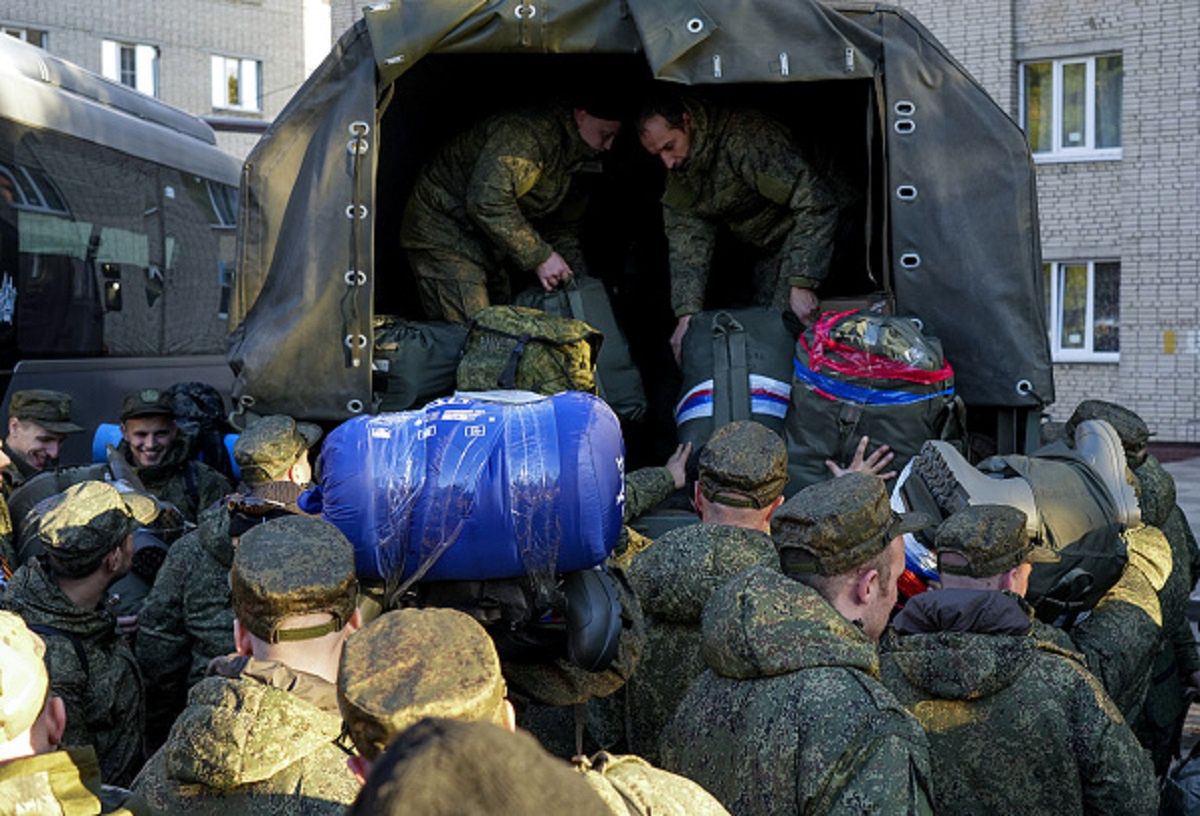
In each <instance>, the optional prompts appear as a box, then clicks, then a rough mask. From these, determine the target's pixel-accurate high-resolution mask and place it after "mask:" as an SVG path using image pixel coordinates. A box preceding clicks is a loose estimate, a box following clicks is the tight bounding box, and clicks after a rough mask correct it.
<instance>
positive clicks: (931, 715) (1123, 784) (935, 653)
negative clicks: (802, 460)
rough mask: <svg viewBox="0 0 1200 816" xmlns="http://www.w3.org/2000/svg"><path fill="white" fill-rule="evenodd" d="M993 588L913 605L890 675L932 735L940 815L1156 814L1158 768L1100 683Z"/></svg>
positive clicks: (899, 625) (887, 647)
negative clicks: (1035, 631) (1041, 637)
mask: <svg viewBox="0 0 1200 816" xmlns="http://www.w3.org/2000/svg"><path fill="white" fill-rule="evenodd" d="M1030 618H1031V610H1030V609H1029V607H1028V606H1026V605H1024V604H1023V603H1021V602H1020V600H1019V599H1017V598H1016V597H1014V596H1011V595H1008V594H1005V593H1000V592H996V591H993V590H966V589H962V590H951V589H946V590H938V591H934V592H927V593H924V594H921V595H918V596H916V597H915V598H913V599H911V600H910V601H909V602H908V604H906V605H905V608H904V610H903V611H902V612H901V613H900V615H899V616H898V617H897V618H896V620H895V628H894V631H893V632H891V633H889V634H887V635H886V636H885V638H884V642H883V644H882V647H881V649H882V654H881V672H882V676H883V680H884V683H885V684H886V685H887V686H888V688H889V689H891V690H892V692H893V693H895V695H896V697H897V698H898V699H899V700H900V702H902V703H903V704H904V705H905V706H906V707H907V708H908V709H909V710H910V711H912V712H913V714H914V715H915V716H916V718H917V719H918V720H920V722H921V725H922V726H923V727H924V729H925V732H926V733H927V734H928V735H929V750H930V755H931V759H932V761H933V773H934V787H933V792H934V806H935V809H936V811H937V813H939V814H951V815H953V814H978V813H989V812H990V813H1045V814H1067V813H1079V814H1082V813H1128V814H1151V813H1154V812H1155V810H1156V808H1157V804H1158V788H1157V784H1156V782H1155V780H1154V774H1153V772H1152V770H1151V768H1150V763H1149V760H1148V759H1147V757H1146V755H1145V753H1144V752H1143V751H1142V750H1141V748H1140V747H1139V746H1138V744H1137V741H1136V740H1135V739H1134V737H1133V733H1132V732H1131V731H1130V730H1129V727H1128V726H1127V725H1126V724H1125V722H1124V720H1123V719H1122V718H1121V715H1120V713H1119V712H1118V711H1117V709H1116V706H1114V705H1113V703H1112V701H1111V700H1109V698H1108V696H1107V695H1106V694H1105V693H1104V690H1103V689H1102V688H1101V687H1100V685H1099V683H1098V682H1097V681H1096V680H1095V678H1093V677H1092V675H1091V674H1089V673H1088V672H1087V670H1086V669H1085V668H1084V667H1083V666H1082V665H1080V664H1079V663H1078V662H1077V661H1076V660H1075V659H1073V658H1072V657H1071V656H1070V655H1069V653H1064V652H1062V651H1060V650H1059V649H1056V648H1055V647H1053V646H1050V645H1048V644H1045V643H1040V642H1038V641H1037V640H1035V639H1034V638H1033V637H1031V636H1030V635H1029V621H1030Z"/></svg>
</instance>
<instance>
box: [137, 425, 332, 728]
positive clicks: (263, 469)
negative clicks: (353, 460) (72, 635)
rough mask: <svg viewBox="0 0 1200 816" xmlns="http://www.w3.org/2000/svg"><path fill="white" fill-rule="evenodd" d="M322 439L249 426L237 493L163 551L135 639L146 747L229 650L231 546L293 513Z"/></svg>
mask: <svg viewBox="0 0 1200 816" xmlns="http://www.w3.org/2000/svg"><path fill="white" fill-rule="evenodd" d="M320 436H321V429H320V428H318V427H317V426H316V425H310V424H308V423H304V422H300V423H298V422H295V421H294V420H293V419H292V418H291V417H288V416H282V415H276V416H268V417H262V418H261V419H258V420H257V421H255V422H253V423H251V424H250V425H249V426H248V427H247V428H246V430H245V432H244V433H242V434H241V436H239V437H238V441H237V444H236V445H234V449H233V455H234V459H235V461H236V462H237V464H238V467H239V468H240V470H241V475H242V482H243V484H242V485H241V486H240V487H241V490H242V493H241V494H240V495H239V496H234V497H231V501H227V502H222V503H219V504H214V505H212V506H211V507H209V508H207V509H205V510H203V511H201V513H200V525H199V528H198V529H196V530H194V531H192V532H191V533H189V534H188V535H186V536H184V537H183V538H181V539H180V540H179V541H177V542H176V543H175V544H174V545H172V547H171V549H170V550H169V551H168V553H167V557H166V560H165V561H164V562H163V565H162V568H161V569H160V570H159V572H158V576H157V577H156V578H155V581H154V587H153V588H152V589H151V591H150V594H149V595H148V596H147V598H146V602H145V604H144V606H143V607H142V610H141V613H140V616H139V631H138V638H137V656H138V662H139V663H141V666H142V674H143V675H144V677H145V678H146V686H147V689H148V692H149V696H148V704H147V712H146V714H147V721H148V723H149V730H148V737H149V742H150V745H151V747H152V748H155V747H157V746H158V745H160V744H161V743H162V740H163V739H165V738H166V732H167V729H169V728H170V726H171V723H172V722H173V721H174V719H175V716H176V715H177V714H178V713H179V712H180V711H182V710H183V706H184V703H185V701H186V697H187V690H188V689H189V688H191V687H192V686H194V685H195V684H196V683H198V682H199V681H200V680H201V678H203V677H204V671H205V669H206V668H207V666H208V663H209V661H211V660H212V659H213V658H215V657H220V656H221V655H225V654H229V653H230V652H232V651H233V648H234V643H233V606H232V603H231V600H230V592H229V568H230V566H231V565H232V563H233V552H234V539H236V538H237V537H239V536H241V535H242V534H243V533H244V532H245V531H246V530H248V529H249V528H250V527H252V526H254V525H255V524H259V523H262V522H263V521H267V520H270V519H272V518H279V517H281V516H283V515H287V514H288V513H295V512H299V510H298V509H297V508H296V500H297V498H298V497H299V495H300V491H301V485H302V484H306V483H307V482H308V481H309V480H310V479H311V475H312V468H311V467H310V465H309V461H308V451H309V448H311V447H312V446H313V445H315V444H316V442H317V440H318V439H320ZM246 497H248V498H249V500H247V499H246Z"/></svg>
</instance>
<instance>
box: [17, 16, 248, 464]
mask: <svg viewBox="0 0 1200 816" xmlns="http://www.w3.org/2000/svg"><path fill="white" fill-rule="evenodd" d="M239 172H240V166H239V163H238V161H237V160H236V159H235V158H233V157H232V156H230V155H228V154H226V153H224V152H222V151H221V150H220V149H218V148H217V146H216V139H215V137H214V135H213V131H212V129H211V128H210V127H209V126H208V125H206V124H205V123H203V122H202V121H200V120H199V119H197V118H195V117H193V116H190V115H188V114H186V113H184V112H182V111H179V110H176V109H175V108H172V107H170V106H168V105H165V104H163V103H161V102H159V101H157V100H155V99H152V98H150V97H147V96H144V95H142V94H140V93H138V92H136V91H134V90H132V89H130V88H126V87H124V86H123V85H120V84H117V83H114V82H111V81H109V80H106V79H103V78H101V77H99V76H96V75H95V74H92V73H89V72H88V71H84V70H83V69H81V68H79V67H78V66H75V65H72V64H71V63H68V62H65V61H63V60H61V59H58V58H56V57H54V56H52V55H51V54H48V53H46V52H45V51H43V50H41V49H39V48H34V47H33V46H29V45H26V44H25V43H22V42H19V41H18V40H16V39H14V38H12V37H0V376H2V377H3V385H5V386H7V387H8V389H9V392H10V393H11V391H12V390H14V389H16V388H28V387H52V388H58V389H61V390H65V391H68V392H70V393H72V394H73V395H74V396H75V400H76V407H75V419H76V420H77V421H78V422H79V423H80V424H82V425H84V426H85V427H93V426H95V424H96V423H98V422H100V421H101V420H104V419H111V418H112V417H113V416H114V415H115V413H116V410H117V406H118V405H119V402H120V395H121V393H122V392H123V391H127V390H130V389H133V388H137V387H143V386H153V385H159V386H166V385H170V384H171V383H173V382H177V381H180V380H191V379H198V380H206V381H209V382H213V383H214V384H216V385H217V386H218V387H220V388H222V389H223V390H226V391H228V386H229V383H230V376H229V370H228V367H227V366H226V365H225V363H224V359H223V357H222V356H221V355H223V352H224V350H225V335H226V325H227V314H228V310H229V300H230V293H231V291H232V288H231V287H232V281H233V271H234V255H235V244H236V220H237V207H238V191H237V184H238V176H239ZM5 405H7V401H6V403H5ZM84 436H85V435H83V434H78V435H75V436H73V437H71V438H70V439H69V441H68V447H67V449H66V450H65V452H64V454H63V459H64V461H73V460H80V461H82V460H86V459H87V458H89V457H90V447H89V445H90V440H88V439H84V438H83V437H84Z"/></svg>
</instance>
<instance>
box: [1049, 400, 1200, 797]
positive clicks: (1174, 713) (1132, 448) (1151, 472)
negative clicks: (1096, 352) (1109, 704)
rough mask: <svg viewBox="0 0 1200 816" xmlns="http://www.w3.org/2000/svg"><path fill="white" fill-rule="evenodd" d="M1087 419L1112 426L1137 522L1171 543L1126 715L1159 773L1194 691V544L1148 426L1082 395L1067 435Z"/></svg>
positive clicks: (1198, 554) (1198, 574)
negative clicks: (1142, 679)
mask: <svg viewBox="0 0 1200 816" xmlns="http://www.w3.org/2000/svg"><path fill="white" fill-rule="evenodd" d="M1090 419H1102V420H1105V421H1106V422H1108V423H1109V424H1110V425H1112V426H1113V428H1115V429H1116V431H1117V434H1118V435H1119V436H1120V438H1121V445H1122V447H1123V448H1124V450H1125V458H1126V462H1127V463H1128V465H1129V467H1130V468H1131V469H1132V470H1133V473H1134V476H1135V477H1136V478H1137V484H1138V488H1139V492H1138V503H1139V505H1140V506H1141V509H1142V521H1143V522H1145V523H1146V524H1147V525H1150V526H1153V527H1156V528H1158V529H1159V530H1161V531H1162V533H1163V535H1165V536H1166V538H1167V541H1168V542H1169V544H1170V547H1171V559H1172V569H1171V574H1170V576H1169V577H1168V579H1167V581H1166V583H1165V584H1164V585H1163V587H1162V589H1161V590H1160V591H1159V593H1158V600H1159V605H1160V607H1161V610H1162V631H1163V639H1162V642H1161V645H1160V646H1159V648H1158V650H1157V652H1156V654H1155V655H1154V661H1153V664H1152V666H1151V669H1150V672H1149V675H1150V688H1149V691H1148V692H1147V694H1146V702H1145V704H1144V705H1143V706H1142V708H1141V710H1140V711H1138V712H1136V713H1134V714H1132V715H1130V722H1131V724H1132V725H1133V730H1134V733H1135V734H1137V735H1138V739H1139V740H1140V741H1141V743H1142V744H1143V745H1145V746H1146V747H1147V748H1148V749H1149V750H1150V752H1151V754H1152V756H1153V757H1154V765H1155V770H1156V771H1157V772H1158V774H1159V775H1160V776H1161V775H1162V774H1164V773H1166V771H1167V768H1168V766H1169V765H1170V762H1171V757H1172V756H1174V755H1175V753H1176V752H1177V751H1178V748H1179V738H1180V730H1181V727H1182V723H1183V718H1184V715H1185V714H1186V712H1187V691H1188V689H1189V688H1190V689H1194V690H1200V657H1198V656H1197V652H1196V641H1195V638H1194V637H1193V636H1192V627H1191V624H1190V623H1189V621H1188V619H1187V605H1188V597H1189V595H1190V594H1191V590H1192V587H1194V586H1195V585H1196V581H1197V580H1200V547H1197V545H1196V537H1195V535H1194V534H1193V533H1192V529H1191V526H1190V525H1189V524H1188V522H1187V517H1186V516H1185V515H1184V514H1183V510H1182V509H1181V508H1180V507H1179V505H1178V504H1177V503H1176V498H1175V496H1176V494H1175V480H1174V479H1172V478H1171V475H1170V474H1169V473H1167V472H1166V470H1165V469H1163V467H1162V465H1161V464H1160V463H1159V461H1158V460H1157V459H1156V458H1154V456H1152V455H1150V453H1149V452H1148V451H1147V449H1146V445H1147V442H1148V441H1149V439H1150V429H1149V428H1148V427H1147V426H1146V423H1145V422H1144V421H1143V420H1142V418H1141V417H1139V416H1138V415H1137V414H1135V413H1134V412H1133V411H1130V410H1129V409H1128V408H1124V407H1122V406H1120V405H1116V404H1114V403H1111V402H1104V401H1102V400H1085V401H1084V402H1081V403H1080V404H1079V405H1078V407H1076V409H1075V411H1074V412H1073V413H1072V414H1071V418H1070V420H1068V422H1067V427H1066V431H1067V436H1068V438H1069V437H1070V436H1071V433H1072V432H1073V429H1074V427H1076V426H1078V424H1079V423H1081V422H1084V421H1087V420H1090Z"/></svg>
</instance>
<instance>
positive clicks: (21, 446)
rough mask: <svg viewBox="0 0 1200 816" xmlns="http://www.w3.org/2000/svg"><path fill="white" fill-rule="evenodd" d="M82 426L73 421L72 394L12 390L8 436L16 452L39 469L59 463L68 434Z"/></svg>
mask: <svg viewBox="0 0 1200 816" xmlns="http://www.w3.org/2000/svg"><path fill="white" fill-rule="evenodd" d="M82 430H83V428H81V427H79V426H78V425H76V424H75V423H74V422H72V421H71V395H70V394H64V393H63V392H62V391H46V390H42V389H30V390H26V391H15V392H13V395H12V399H10V400H9V402H8V437H7V438H6V439H5V440H4V441H5V442H7V443H8V447H9V448H11V449H12V451H13V452H14V453H16V454H17V455H18V456H20V457H21V458H22V459H24V460H25V462H26V464H28V465H29V466H30V467H32V468H34V469H36V470H45V469H46V468H49V467H53V466H54V465H56V464H57V463H58V455H59V452H60V451H61V450H62V444H63V442H64V441H65V440H66V438H67V434H73V433H78V432H79V431H82Z"/></svg>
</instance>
